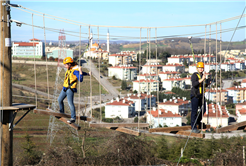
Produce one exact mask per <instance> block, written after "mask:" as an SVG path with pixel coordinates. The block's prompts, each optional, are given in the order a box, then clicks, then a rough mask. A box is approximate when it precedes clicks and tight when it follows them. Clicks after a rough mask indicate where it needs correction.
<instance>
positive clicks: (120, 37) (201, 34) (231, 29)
mask: <svg viewBox="0 0 246 166" xmlns="http://www.w3.org/2000/svg"><path fill="white" fill-rule="evenodd" d="M22 24H23V25H27V26H32V25H31V24H28V23H24V22H23V23H22ZM33 26H34V27H36V28H40V29H43V28H44V27H42V26H38V25H33ZM245 28H246V26H240V27H238V28H237V29H238V30H239V29H245ZM45 29H46V30H48V31H51V32H58V33H59V31H60V29H55V28H47V27H46V28H45ZM234 29H235V28H228V29H225V30H223V31H222V32H221V31H219V32H220V33H226V32H230V31H234ZM67 32H70V33H67ZM71 33H75V34H71ZM65 34H66V35H69V36H74V37H78V38H79V35H76V34H79V32H76V31H66V33H65ZM81 34H84V35H86V36H83V37H84V38H87V36H88V33H81ZM203 34H204V32H197V33H191V34H180V35H168V36H157V38H158V39H164V38H165V39H167V38H175V37H184V36H195V37H203V36H204V35H203ZM213 34H216V31H212V33H211V35H213ZM99 35H100V36H106V35H102V34H99ZM110 36H112V37H113V38H112V39H114V40H120V39H129V38H130V39H139V37H130V36H114V35H110ZM147 38H148V37H142V39H146V40H147ZM102 39H104V40H105V39H106V38H102ZM152 39H155V37H153V38H152Z"/></svg>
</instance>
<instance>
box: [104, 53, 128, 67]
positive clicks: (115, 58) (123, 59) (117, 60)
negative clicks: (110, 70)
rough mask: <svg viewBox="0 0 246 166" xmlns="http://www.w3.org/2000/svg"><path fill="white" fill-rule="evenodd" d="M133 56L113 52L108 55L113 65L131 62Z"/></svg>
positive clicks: (109, 61)
mask: <svg viewBox="0 0 246 166" xmlns="http://www.w3.org/2000/svg"><path fill="white" fill-rule="evenodd" d="M131 62H132V57H131V55H130V54H119V53H117V54H111V55H109V56H108V63H109V64H111V65H112V66H118V65H128V64H131Z"/></svg>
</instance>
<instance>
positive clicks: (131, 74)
mask: <svg viewBox="0 0 246 166" xmlns="http://www.w3.org/2000/svg"><path fill="white" fill-rule="evenodd" d="M108 76H109V77H113V76H115V77H116V78H117V79H120V80H136V79H137V68H136V67H133V65H119V66H112V67H109V68H108Z"/></svg>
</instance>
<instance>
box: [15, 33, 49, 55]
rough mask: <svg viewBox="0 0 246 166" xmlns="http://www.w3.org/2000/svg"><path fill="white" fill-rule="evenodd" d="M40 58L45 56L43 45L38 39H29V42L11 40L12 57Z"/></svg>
mask: <svg viewBox="0 0 246 166" xmlns="http://www.w3.org/2000/svg"><path fill="white" fill-rule="evenodd" d="M34 56H35V58H41V57H43V56H45V45H44V43H43V42H41V41H40V40H39V39H35V38H33V39H30V40H29V42H13V43H12V57H23V58H34Z"/></svg>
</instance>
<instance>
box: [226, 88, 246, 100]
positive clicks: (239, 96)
mask: <svg viewBox="0 0 246 166" xmlns="http://www.w3.org/2000/svg"><path fill="white" fill-rule="evenodd" d="M226 90H227V91H228V99H227V100H229V98H231V99H232V101H233V103H240V102H241V101H243V100H246V87H241V86H234V87H230V88H227V89H226Z"/></svg>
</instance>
